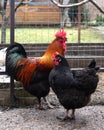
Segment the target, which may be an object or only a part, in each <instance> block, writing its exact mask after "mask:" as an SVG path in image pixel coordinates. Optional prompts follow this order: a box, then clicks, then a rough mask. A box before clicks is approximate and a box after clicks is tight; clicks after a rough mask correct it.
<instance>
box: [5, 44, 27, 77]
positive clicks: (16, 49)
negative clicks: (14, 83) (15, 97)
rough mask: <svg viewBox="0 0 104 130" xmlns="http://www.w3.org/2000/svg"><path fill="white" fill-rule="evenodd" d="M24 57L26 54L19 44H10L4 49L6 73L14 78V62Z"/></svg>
mask: <svg viewBox="0 0 104 130" xmlns="http://www.w3.org/2000/svg"><path fill="white" fill-rule="evenodd" d="M26 57H27V54H26V52H25V49H24V48H23V46H22V45H21V44H19V43H14V44H11V45H10V46H9V47H8V48H7V50H6V61H5V64H6V73H7V74H8V75H9V76H13V77H14V78H15V79H16V62H17V61H18V60H19V59H21V58H26Z"/></svg>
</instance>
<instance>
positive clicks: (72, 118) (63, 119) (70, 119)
mask: <svg viewBox="0 0 104 130" xmlns="http://www.w3.org/2000/svg"><path fill="white" fill-rule="evenodd" d="M57 119H59V120H61V121H73V120H75V117H69V116H65V117H64V118H63V117H58V116H57Z"/></svg>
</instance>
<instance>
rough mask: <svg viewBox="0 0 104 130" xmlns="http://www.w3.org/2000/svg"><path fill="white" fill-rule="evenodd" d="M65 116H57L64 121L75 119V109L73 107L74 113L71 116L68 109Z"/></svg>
mask: <svg viewBox="0 0 104 130" xmlns="http://www.w3.org/2000/svg"><path fill="white" fill-rule="evenodd" d="M65 114H66V115H65V117H64V118H61V117H57V118H58V119H61V120H62V121H66V120H74V119H75V109H72V114H71V117H70V116H69V115H68V114H69V110H66V113H65Z"/></svg>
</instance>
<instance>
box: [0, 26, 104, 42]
mask: <svg viewBox="0 0 104 130" xmlns="http://www.w3.org/2000/svg"><path fill="white" fill-rule="evenodd" d="M58 30H59V28H34V27H33V28H15V41H16V42H19V43H50V42H51V41H52V40H53V39H54V38H55V33H56V32H57V31H58ZM65 31H66V32H67V43H77V42H78V29H77V28H65ZM0 35H1V31H0ZM6 43H10V29H7V33H6ZM81 43H104V35H103V34H100V33H99V32H97V31H95V30H93V29H91V28H87V29H82V30H81Z"/></svg>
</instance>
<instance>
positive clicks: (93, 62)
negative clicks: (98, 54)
mask: <svg viewBox="0 0 104 130" xmlns="http://www.w3.org/2000/svg"><path fill="white" fill-rule="evenodd" d="M88 68H94V69H95V70H96V71H98V70H99V69H100V67H99V66H96V61H95V59H93V60H92V61H91V62H90V63H89V65H88Z"/></svg>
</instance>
